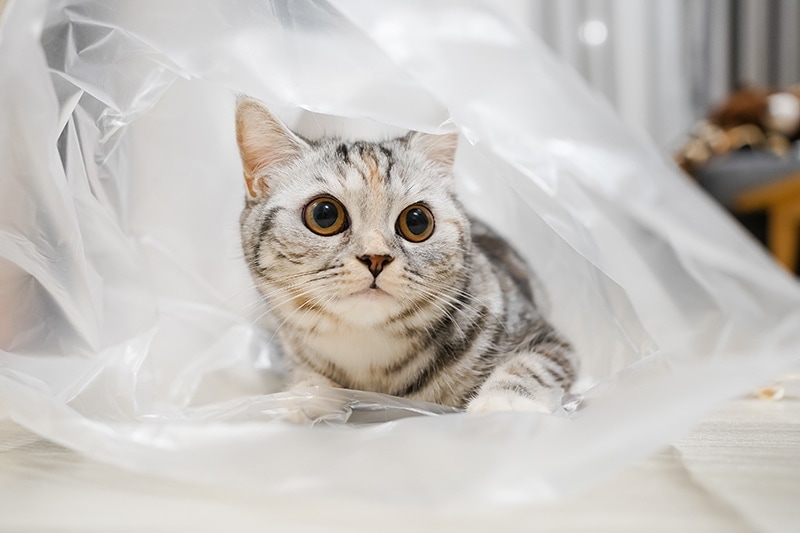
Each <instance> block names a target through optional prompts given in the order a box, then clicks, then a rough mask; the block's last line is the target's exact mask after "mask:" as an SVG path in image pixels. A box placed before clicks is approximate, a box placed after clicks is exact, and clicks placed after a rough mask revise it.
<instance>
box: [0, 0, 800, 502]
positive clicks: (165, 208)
mask: <svg viewBox="0 0 800 533" xmlns="http://www.w3.org/2000/svg"><path fill="white" fill-rule="evenodd" d="M241 93H246V94H249V95H251V96H254V97H257V98H260V99H262V100H263V101H265V102H266V103H267V105H268V106H269V107H270V108H271V109H272V110H273V111H275V112H276V113H277V114H279V115H280V116H281V117H282V118H283V119H284V120H286V121H287V122H288V123H289V124H291V125H292V127H294V128H296V129H297V130H298V131H300V132H301V133H303V134H306V135H310V136H314V135H320V134H323V133H328V134H344V135H349V136H353V135H367V136H380V135H389V134H394V133H402V132H404V131H405V130H407V129H417V130H424V131H430V132H439V133H444V132H450V131H459V132H461V134H462V142H461V145H460V147H459V152H458V157H457V163H456V173H457V176H458V180H459V187H460V189H461V194H462V198H463V200H464V202H465V203H466V204H467V205H468V207H469V208H470V209H471V210H472V211H473V212H475V213H476V214H478V215H479V216H480V217H481V218H483V219H484V220H486V221H488V222H489V223H490V224H491V225H492V226H494V227H495V228H496V229H498V230H499V231H500V232H501V233H502V234H504V235H506V236H507V237H508V238H509V239H510V240H511V241H512V242H513V243H514V244H515V245H516V246H517V247H518V248H519V249H520V250H521V251H522V252H523V253H524V254H525V255H526V257H527V258H528V259H529V261H530V262H531V264H532V265H533V267H534V268H535V270H536V271H537V272H538V274H539V276H540V278H541V281H542V283H543V285H544V286H545V287H546V290H547V293H548V296H549V301H550V310H549V314H550V317H551V319H552V321H553V322H554V323H555V324H556V325H557V326H558V327H559V328H561V329H562V330H563V331H564V332H565V333H566V335H567V336H568V337H569V338H570V339H571V340H572V341H573V342H574V344H575V346H576V348H577V350H578V352H579V353H580V356H581V359H582V369H583V376H584V378H583V380H582V382H581V387H580V388H579V390H576V391H574V393H575V394H574V395H573V396H571V397H570V400H571V403H570V404H569V405H566V406H565V409H564V410H563V411H562V412H560V413H556V414H554V415H540V414H531V413H496V414H487V415H467V414H464V413H454V412H453V410H451V409H447V408H443V407H441V406H435V405H428V404H421V403H418V402H411V401H408V400H403V399H397V398H390V397H386V396H381V395H377V394H370V393H364V392H358V391H342V390H323V389H320V390H309V391H303V392H300V391H297V392H291V393H289V392H281V386H282V378H281V376H282V369H281V359H280V354H279V348H278V347H277V346H276V345H275V343H274V340H273V332H272V331H270V330H269V328H268V327H265V326H263V323H262V320H261V319H262V318H263V314H264V312H265V309H264V307H263V304H261V303H260V300H259V298H258V296H257V294H256V292H255V290H254V289H253V286H252V282H251V281H250V279H249V277H248V274H247V272H246V269H245V267H244V262H243V259H242V254H241V251H240V249H239V237H238V227H237V223H238V222H237V218H238V213H239V211H240V210H241V207H242V205H243V194H244V188H243V183H242V178H241V168H240V164H239V161H238V155H237V152H236V146H235V138H234V132H233V107H234V102H235V97H236V95H237V94H241ZM0 109H2V110H3V111H2V115H1V118H0V416H5V417H9V418H11V419H13V420H15V421H16V422H18V423H19V424H21V425H23V426H25V427H27V428H29V429H31V430H32V431H35V432H36V433H38V434H40V435H42V436H44V437H47V438H49V439H51V440H53V441H55V442H57V443H60V444H63V445H64V446H67V447H69V448H72V449H74V450H77V451H80V452H81V453H84V454H86V455H87V456H89V457H92V458H95V459H97V460H101V461H106V462H110V463H113V464H117V465H121V466H123V467H126V468H130V469H134V470H137V471H144V472H150V473H156V474H159V475H163V476H168V477H172V478H177V479H183V480H189V481H196V482H202V483H212V484H217V485H222V486H230V487H236V488H242V489H248V490H249V489H253V490H257V491H258V493H259V494H262V495H263V496H264V497H272V496H280V497H282V498H293V497H297V498H300V497H302V498H304V499H305V501H309V502H313V501H322V500H323V499H324V501H325V502H328V503H330V502H336V501H370V502H375V503H379V504H381V505H398V506H407V505H417V506H430V507H435V508H437V509H440V510H444V511H443V512H449V511H459V512H479V511H481V510H487V509H499V508H503V507H504V506H506V505H509V504H518V503H529V502H539V501H546V500H551V499H554V498H558V497H562V496H563V495H565V494H568V493H571V492H574V491H576V490H578V489H580V488H583V487H586V486H587V485H589V484H590V483H593V482H596V481H597V480H599V479H602V478H603V477H604V476H607V475H609V474H610V473H612V472H614V471H616V470H618V469H619V468H622V467H623V466H625V465H627V464H630V462H632V461H633V460H635V459H636V458H639V457H643V456H645V455H647V454H649V453H651V452H652V451H654V450H656V449H658V448H659V447H661V446H663V445H664V444H666V443H668V442H669V441H670V439H672V438H675V437H676V436H677V435H679V434H680V432H681V431H683V430H685V429H686V428H687V427H689V426H690V424H691V423H692V422H694V421H696V420H697V419H698V418H699V417H700V416H702V415H703V414H704V413H706V412H707V411H708V410H709V409H710V408H712V407H713V406H714V405H716V404H717V403H718V402H720V401H721V400H724V399H726V398H730V397H732V396H735V395H737V394H742V393H744V392H747V391H749V390H751V389H752V388H754V387H756V386H757V385H760V384H762V383H763V382H764V381H765V380H768V379H771V378H774V377H776V376H777V375H778V374H779V373H781V372H782V371H784V370H786V369H789V368H791V367H793V366H794V365H796V364H797V363H798V359H800V288H799V287H798V285H797V283H796V282H795V281H794V280H793V279H791V278H790V277H789V276H787V275H786V274H785V273H784V272H782V271H781V270H780V268H779V267H777V266H776V265H775V263H774V262H773V261H772V260H771V259H769V258H768V257H767V255H766V254H765V253H764V252H763V251H762V250H761V249H760V248H759V247H758V245H757V244H756V243H754V242H753V241H752V240H751V239H750V238H749V237H747V236H746V235H745V234H744V233H743V232H742V231H741V230H740V229H739V228H738V227H737V226H736V225H735V224H734V223H733V222H732V221H731V219H730V218H729V217H728V216H727V215H725V214H724V213H723V212H722V211H721V210H720V209H719V208H718V207H717V206H716V205H714V204H713V202H712V201H711V200H709V199H708V198H706V197H705V196H704V195H703V194H702V193H701V192H699V191H698V189H697V188H696V187H695V186H694V185H693V184H692V183H691V182H690V181H689V180H688V179H687V178H686V177H684V176H682V175H680V174H679V173H678V171H677V170H676V169H675V168H674V166H673V165H672V164H671V163H670V162H668V161H667V160H666V159H665V157H664V155H663V154H661V153H659V152H658V151H657V150H656V149H655V148H654V147H653V145H651V144H650V143H649V142H647V141H646V140H643V139H641V138H640V137H638V136H636V135H635V134H633V133H632V132H631V131H630V130H629V129H628V128H626V127H625V126H624V125H623V124H622V123H621V121H620V120H619V119H618V118H617V117H616V116H615V115H614V113H613V112H612V110H611V109H610V108H609V107H608V105H607V104H606V103H605V102H603V101H602V100H600V99H598V97H596V96H595V95H594V94H593V93H592V92H591V91H590V90H588V89H587V88H586V87H585V86H584V85H583V83H582V82H581V81H580V80H579V79H578V78H577V76H576V75H575V74H574V73H573V72H572V71H570V70H569V69H568V68H567V67H565V66H564V65H562V64H561V63H559V61H558V60H556V59H555V58H553V57H552V56H551V55H550V53H549V52H548V51H547V50H546V49H545V47H544V46H543V45H542V44H541V43H540V42H539V41H538V40H536V38H535V37H534V36H532V35H531V34H529V33H528V32H527V31H526V30H525V29H524V28H522V27H520V26H519V25H517V24H516V23H514V22H513V21H509V20H507V19H506V18H505V16H504V14H503V13H502V12H500V11H498V10H497V8H496V7H495V6H493V5H490V3H488V2H479V1H465V0H458V1H455V0H442V1H438V2H426V1H424V0H404V1H403V2H384V1H373V2H361V1H358V0H303V1H295V0H292V1H289V0H272V1H271V2H265V1H255V0H237V1H229V0H226V1H224V2H223V1H222V0H216V1H213V0H209V1H207V2H203V3H197V2H191V1H189V0H174V1H171V2H161V1H157V0H137V1H120V0H111V1H109V0H86V1H81V0H60V1H57V0H53V1H51V2H47V1H45V0H24V1H23V0H17V1H14V0H11V1H10V2H9V3H8V4H7V6H6V8H5V11H4V12H3V13H2V20H1V21H0ZM342 404H344V405H345V406H346V407H345V409H344V410H342V408H341V406H342ZM309 407H312V408H313V412H314V413H317V414H319V413H322V416H321V417H320V419H319V423H317V424H316V425H315V426H314V427H306V426H302V425H296V424H289V423H287V422H285V421H284V419H285V418H286V417H287V416H288V415H291V414H292V413H296V412H298V411H303V410H304V409H308V408H309ZM576 407H577V408H576Z"/></svg>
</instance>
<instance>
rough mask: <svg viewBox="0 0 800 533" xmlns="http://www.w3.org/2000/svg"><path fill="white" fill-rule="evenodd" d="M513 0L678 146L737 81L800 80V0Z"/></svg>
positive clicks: (597, 83)
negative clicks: (693, 126)
mask: <svg viewBox="0 0 800 533" xmlns="http://www.w3.org/2000/svg"><path fill="white" fill-rule="evenodd" d="M506 6H507V9H508V11H509V13H510V14H511V15H513V16H514V17H517V18H518V19H519V20H523V21H526V22H527V24H529V25H530V27H531V28H532V29H533V31H534V32H535V33H537V34H538V35H539V36H540V37H541V38H542V39H543V40H544V41H545V42H546V43H547V44H548V45H549V46H550V47H551V48H552V49H553V50H554V51H555V52H556V53H557V54H558V55H560V56H561V57H562V58H564V59H565V60H566V61H567V62H568V63H570V64H571V65H572V66H573V67H574V68H575V69H576V70H577V71H578V72H579V73H580V74H581V75H582V76H583V77H584V78H586V80H587V81H588V82H589V83H590V84H591V85H592V86H593V87H594V88H595V89H596V90H597V91H599V92H600V93H602V94H603V95H604V96H605V97H606V98H607V99H608V100H609V102H611V104H612V105H614V107H616V109H617V110H618V111H619V113H620V114H621V115H622V116H623V118H624V119H625V120H626V121H627V122H628V123H630V124H631V125H632V126H633V127H635V128H638V129H640V130H641V131H643V132H646V133H647V134H649V135H650V137H651V138H652V139H653V140H654V141H655V142H656V143H657V144H658V145H659V146H661V147H662V148H665V149H674V148H676V147H677V146H678V145H679V144H680V143H681V142H682V141H683V139H684V137H685V135H686V133H687V132H688V130H689V128H690V127H691V125H692V124H693V123H694V122H695V121H696V120H698V119H700V118H702V117H703V116H705V115H706V113H707V112H708V110H709V108H710V107H713V106H714V105H716V104H718V103H719V102H720V101H721V100H723V99H724V98H725V96H726V95H727V94H728V93H729V92H730V91H731V90H733V89H734V88H736V87H738V86H740V85H742V84H754V85H765V86H773V87H783V86H787V85H790V84H793V83H797V82H799V81H800V30H798V28H800V0H658V1H657V2H655V1H649V2H646V1H641V0H507V3H506ZM587 27H588V29H591V30H592V31H589V32H587V31H586V30H587ZM604 32H605V35H604V34H603V33H604Z"/></svg>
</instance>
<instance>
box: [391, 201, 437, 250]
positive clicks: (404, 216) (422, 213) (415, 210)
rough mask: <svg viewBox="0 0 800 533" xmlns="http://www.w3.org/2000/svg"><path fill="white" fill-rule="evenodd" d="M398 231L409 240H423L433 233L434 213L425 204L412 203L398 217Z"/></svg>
mask: <svg viewBox="0 0 800 533" xmlns="http://www.w3.org/2000/svg"><path fill="white" fill-rule="evenodd" d="M397 232H398V233H399V234H400V235H401V236H402V237H403V238H404V239H406V240H408V241H411V242H422V241H424V240H425V239H427V238H428V237H430V236H431V234H432V233H433V214H432V213H431V211H430V209H428V208H427V207H425V206H424V205H421V204H414V205H410V206H408V207H406V208H405V209H403V212H402V213H400V217H399V218H398V219H397Z"/></svg>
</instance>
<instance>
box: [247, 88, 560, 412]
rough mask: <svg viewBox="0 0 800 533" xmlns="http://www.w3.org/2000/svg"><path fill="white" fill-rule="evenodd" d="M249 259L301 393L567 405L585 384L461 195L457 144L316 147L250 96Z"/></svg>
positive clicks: (444, 140)
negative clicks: (327, 389) (568, 396)
mask: <svg viewBox="0 0 800 533" xmlns="http://www.w3.org/2000/svg"><path fill="white" fill-rule="evenodd" d="M236 130H237V140H238V144H239V150H240V153H241V157H242V163H243V167H244V178H245V184H246V186H247V195H246V205H245V208H244V211H243V212H242V216H241V231H242V242H243V249H244V255H245V258H246V261H247V264H248V267H249V269H250V272H251V273H252V276H253V278H254V280H255V282H256V285H257V287H258V289H259V290H260V292H261V294H262V295H263V297H264V298H265V300H266V303H267V305H268V306H269V309H270V312H271V313H272V315H273V317H274V318H275V319H276V321H277V323H278V324H279V329H278V333H277V334H278V336H279V338H280V341H281V342H282V344H283V348H284V351H285V354H286V357H287V359H288V362H289V364H290V368H291V372H292V384H293V386H295V387H308V386H331V387H344V388H349V389H360V390H367V391H375V392H381V393H386V394H392V395H396V396H404V397H408V398H416V399H421V400H426V401H429V402H436V403H440V404H445V405H450V406H454V407H462V408H466V409H467V410H468V411H495V410H536V411H545V412H547V411H553V410H554V409H556V408H557V407H558V405H559V401H560V399H561V395H562V393H563V391H565V390H568V389H569V386H570V384H571V383H572V381H573V380H574V378H575V374H576V366H575V365H576V363H575V358H574V354H573V351H572V349H571V347H570V345H569V343H568V342H567V341H566V340H564V339H563V338H562V337H561V336H560V335H559V334H558V333H557V332H556V330H555V329H554V328H553V327H552V326H551V325H550V324H548V323H547V322H546V321H545V319H544V318H543V317H542V315H541V314H540V311H539V310H538V309H537V306H536V298H537V295H535V294H534V289H533V285H532V283H531V281H530V278H529V275H528V272H527V267H526V265H525V263H524V262H523V260H522V259H521V258H520V256H519V255H518V254H517V253H516V252H515V251H514V250H513V249H512V248H511V247H510V246H509V245H508V244H507V243H506V242H505V241H503V240H502V239H501V238H500V237H499V236H497V235H496V234H495V233H493V232H492V231H491V230H490V229H489V228H488V227H486V226H485V225H484V224H482V223H480V222H478V221H477V220H475V219H473V218H471V217H470V216H469V215H467V214H466V213H465V211H464V209H463V207H462V206H461V204H460V203H459V201H458V200H457V199H456V195H455V192H454V177H453V172H452V165H453V158H454V155H455V149H456V142H457V136H456V135H455V134H451V135H431V134H425V133H410V134H409V135H407V136H405V137H401V138H398V139H393V140H388V141H385V142H364V141H356V142H345V141H343V140H340V139H336V138H323V139H320V140H317V141H309V140H306V139H303V138H301V137H300V136H298V135H296V134H294V133H292V132H291V131H290V130H289V129H287V128H286V127H285V126H284V125H283V124H282V123H281V122H280V121H279V120H278V119H276V118H275V117H274V116H273V115H272V114H270V112H269V111H268V110H267V109H266V108H265V107H264V106H263V105H262V104H260V103H259V102H258V101H256V100H253V99H249V98H242V99H240V100H239V101H238V105H237V110H236Z"/></svg>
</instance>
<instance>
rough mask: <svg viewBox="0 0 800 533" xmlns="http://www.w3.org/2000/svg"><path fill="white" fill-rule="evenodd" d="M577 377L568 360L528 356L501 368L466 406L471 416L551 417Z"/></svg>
mask: <svg viewBox="0 0 800 533" xmlns="http://www.w3.org/2000/svg"><path fill="white" fill-rule="evenodd" d="M573 376H574V371H573V368H572V366H571V365H570V363H569V361H568V360H567V359H563V360H560V361H556V360H554V359H553V358H552V356H549V355H546V354H543V353H537V352H526V353H519V354H514V355H512V356H511V357H510V358H509V359H508V360H507V361H505V362H504V363H502V364H500V365H498V366H497V367H496V368H495V369H494V370H493V371H492V373H491V374H490V375H489V377H488V378H487V380H486V381H485V382H484V383H483V385H482V386H481V387H480V389H479V390H478V394H477V395H475V397H474V398H472V400H470V401H469V403H468V404H467V411H468V412H471V413H485V412H491V411H529V412H539V413H552V412H554V411H556V410H557V409H558V408H559V407H561V400H562V397H563V395H564V393H565V390H566V389H568V388H569V385H570V383H571V381H572V378H573Z"/></svg>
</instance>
